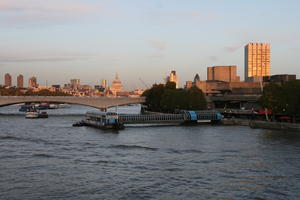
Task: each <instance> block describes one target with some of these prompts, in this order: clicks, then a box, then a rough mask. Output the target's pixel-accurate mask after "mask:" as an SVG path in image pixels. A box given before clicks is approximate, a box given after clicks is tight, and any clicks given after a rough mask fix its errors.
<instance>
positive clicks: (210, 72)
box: [207, 65, 240, 82]
mask: <svg viewBox="0 0 300 200" xmlns="http://www.w3.org/2000/svg"><path fill="white" fill-rule="evenodd" d="M236 68H237V67H236V66H235V65H230V66H213V67H208V68H207V80H208V81H225V82H239V81H240V77H239V76H237V70H236Z"/></svg>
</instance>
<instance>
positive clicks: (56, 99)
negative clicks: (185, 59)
mask: <svg viewBox="0 0 300 200" xmlns="http://www.w3.org/2000/svg"><path fill="white" fill-rule="evenodd" d="M31 102H48V103H69V104H78V105H83V106H90V107H94V108H98V109H107V108H110V107H114V106H122V105H128V104H137V103H144V102H145V98H144V97H137V98H131V97H75V96H0V107H3V106H9V105H13V104H19V103H31Z"/></svg>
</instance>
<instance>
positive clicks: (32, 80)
mask: <svg viewBox="0 0 300 200" xmlns="http://www.w3.org/2000/svg"><path fill="white" fill-rule="evenodd" d="M38 86H39V85H38V84H37V78H36V77H35V76H33V77H31V78H30V79H29V82H28V88H37V87H38Z"/></svg>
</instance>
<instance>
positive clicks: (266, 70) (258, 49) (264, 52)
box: [245, 43, 270, 81]
mask: <svg viewBox="0 0 300 200" xmlns="http://www.w3.org/2000/svg"><path fill="white" fill-rule="evenodd" d="M263 76H270V44H266V43H249V44H247V45H246V46H245V81H259V80H262V77H263Z"/></svg>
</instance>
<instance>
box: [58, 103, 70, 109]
mask: <svg viewBox="0 0 300 200" xmlns="http://www.w3.org/2000/svg"><path fill="white" fill-rule="evenodd" d="M58 108H71V105H70V104H67V103H61V104H58Z"/></svg>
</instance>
